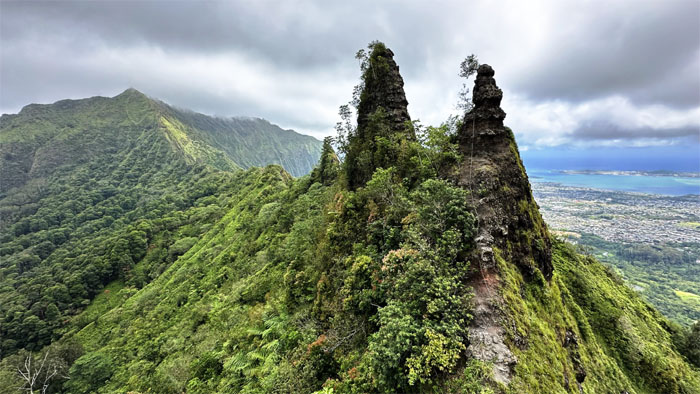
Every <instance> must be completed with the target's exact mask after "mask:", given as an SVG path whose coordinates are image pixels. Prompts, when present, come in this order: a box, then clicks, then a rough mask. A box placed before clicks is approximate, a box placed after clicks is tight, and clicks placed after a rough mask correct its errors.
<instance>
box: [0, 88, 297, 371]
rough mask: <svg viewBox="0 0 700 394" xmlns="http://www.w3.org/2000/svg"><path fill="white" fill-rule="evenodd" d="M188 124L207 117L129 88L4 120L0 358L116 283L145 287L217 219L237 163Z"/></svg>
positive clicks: (53, 329) (53, 333) (38, 338)
mask: <svg viewBox="0 0 700 394" xmlns="http://www.w3.org/2000/svg"><path fill="white" fill-rule="evenodd" d="M185 115H187V116H189V117H192V118H194V119H197V120H199V121H203V120H204V119H206V117H205V116H203V115H197V114H191V113H186V112H183V111H179V112H178V111H176V110H174V109H172V108H170V107H167V106H166V105H165V104H163V103H160V102H155V101H153V100H150V99H148V98H147V97H146V96H144V95H142V94H141V93H139V92H137V91H135V90H127V91H126V92H124V93H123V94H121V95H119V96H117V97H115V98H112V99H107V98H92V99H86V100H77V101H71V100H66V101H61V102H58V103H56V104H53V105H31V106H27V107H25V109H23V111H22V112H21V113H20V114H18V115H5V116H3V118H2V128H1V129H0V151H2V155H0V156H2V158H3V159H2V160H0V172H2V174H3V188H2V190H1V191H0V240H1V242H2V245H1V246H0V338H1V340H0V358H1V357H5V356H6V355H8V354H11V353H13V352H15V351H16V350H18V349H20V348H26V349H27V350H30V351H36V350H39V349H41V348H42V347H43V346H44V345H47V344H48V343H50V342H51V341H52V340H53V339H56V338H58V336H59V335H60V333H61V331H62V329H63V328H64V327H65V325H66V324H67V322H68V321H69V319H70V317H71V316H73V315H74V314H76V313H77V312H79V311H80V310H82V309H84V308H85V307H86V306H87V305H89V303H90V300H92V299H93V297H94V296H95V295H96V294H98V293H99V292H101V291H102V288H103V286H104V285H105V284H107V283H109V282H111V281H114V280H116V279H119V280H121V281H123V282H124V283H126V284H127V285H132V286H134V287H135V288H141V287H142V286H144V285H145V284H146V283H148V282H150V281H151V280H152V279H153V278H155V277H157V276H158V275H159V274H160V273H161V272H163V271H164V270H165V268H166V267H167V266H168V265H169V264H170V263H172V262H173V261H174V260H175V259H176V258H177V257H178V256H180V255H182V254H184V253H185V252H186V251H187V250H188V249H189V248H190V247H191V246H192V245H193V244H194V243H195V242H196V240H197V239H198V237H199V236H200V235H201V234H202V233H203V232H204V231H205V230H207V229H208V228H209V226H211V223H212V221H214V220H216V219H218V218H220V217H221V216H223V214H224V212H225V210H226V207H225V204H226V202H227V201H228V197H230V196H231V193H233V188H234V187H235V186H236V185H234V184H233V183H231V182H232V172H231V171H235V170H236V169H237V168H239V167H238V166H237V165H236V163H235V162H234V161H233V160H232V157H235V156H229V155H227V154H225V153H224V152H223V151H222V150H219V149H217V148H215V147H212V146H210V145H208V144H205V143H203V141H204V140H203V139H202V138H201V137H202V135H203V133H202V132H201V131H197V130H195V129H194V128H193V127H191V126H188V125H187V124H185V123H183V121H180V120H179V118H182V117H183V116H185ZM247 132H249V133H250V134H251V135H254V134H255V133H256V132H258V130H254V129H253V130H248V131H247ZM286 133H288V134H290V135H291V134H294V133H292V132H286ZM261 134H265V131H263V132H261ZM258 138H260V137H258ZM268 138H270V139H271V140H274V139H275V138H276V139H277V140H280V137H279V136H276V137H275V136H274V135H272V136H269V137H268ZM249 139H250V138H249ZM286 143H287V145H288V147H290V148H291V147H292V146H293V144H294V142H293V141H288V142H286ZM262 147H263V145H260V146H259V147H258V148H257V149H258V150H260V148H262ZM271 151H272V152H276V151H275V150H274V149H271ZM254 152H255V150H254V149H251V148H250V147H249V148H248V149H247V154H248V155H250V154H254ZM18 153H19V154H18ZM286 162H289V163H294V162H295V159H294V158H293V157H290V158H289V159H288V160H286ZM297 164H298V166H297V167H296V169H297V170H299V169H301V168H303V166H304V162H303V161H297ZM137 263H138V264H137Z"/></svg>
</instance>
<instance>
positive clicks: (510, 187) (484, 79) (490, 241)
mask: <svg viewBox="0 0 700 394" xmlns="http://www.w3.org/2000/svg"><path fill="white" fill-rule="evenodd" d="M493 76H494V71H493V69H492V68H491V67H490V66H489V65H486V64H484V65H481V66H480V67H479V69H478V72H477V77H476V81H475V86H474V91H473V92H474V93H473V99H472V102H473V103H474V108H473V109H472V110H471V111H470V112H468V113H467V114H466V115H465V117H464V122H463V124H462V127H461V129H460V130H459V140H460V149H461V152H462V154H463V155H464V162H463V164H462V166H461V168H460V171H459V176H458V180H457V182H458V183H459V184H460V185H461V186H463V187H465V188H467V189H469V190H470V192H471V193H470V194H471V199H472V201H471V203H472V205H473V206H474V207H475V208H476V213H477V217H478V222H479V228H478V231H477V236H476V239H475V242H476V246H477V247H476V253H475V255H474V256H473V258H472V262H473V266H474V267H475V268H476V269H477V271H476V273H475V274H474V277H473V279H472V283H471V285H472V286H473V288H474V293H475V296H474V319H473V321H472V323H471V327H470V330H469V332H470V334H469V342H470V344H469V348H468V352H469V354H470V355H471V356H472V357H475V358H477V359H479V360H482V361H485V362H491V363H493V366H494V370H493V372H494V378H495V379H496V380H497V381H500V382H502V383H506V384H507V383H508V382H509V381H510V379H511V377H512V369H513V367H514V365H515V364H516V362H517V360H516V359H515V357H514V356H513V354H512V352H511V351H510V350H509V348H508V346H507V345H506V331H505V329H504V328H503V316H502V312H501V304H502V298H501V296H500V294H499V288H500V286H499V276H498V264H497V258H496V254H497V253H498V254H500V257H502V258H503V259H504V261H505V262H506V263H512V264H515V265H516V266H518V268H519V269H520V271H521V272H523V274H524V276H525V277H526V278H529V279H532V278H534V277H535V276H537V275H538V272H541V274H542V275H543V276H544V278H547V279H549V278H551V276H552V255H551V241H550V239H549V235H548V233H547V228H546V226H545V224H544V221H543V220H542V217H541V216H540V214H539V211H538V209H537V205H536V203H535V201H534V199H533V197H532V191H531V190H530V183H529V181H528V178H527V174H526V173H525V169H524V167H523V165H522V162H521V160H520V155H519V153H518V147H517V145H516V143H515V138H514V136H513V133H512V132H511V131H510V129H508V128H507V127H505V126H504V125H503V119H505V117H506V113H505V112H504V111H503V109H501V107H500V104H501V99H502V97H503V92H502V91H501V89H499V88H498V86H497V85H496V80H495V79H494V77H493Z"/></svg>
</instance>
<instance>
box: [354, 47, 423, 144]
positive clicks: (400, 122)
mask: <svg viewBox="0 0 700 394" xmlns="http://www.w3.org/2000/svg"><path fill="white" fill-rule="evenodd" d="M363 82H364V90H363V91H362V94H361V96H360V103H359V105H358V107H357V135H358V136H359V137H369V136H367V135H365V134H366V133H367V132H368V131H370V130H371V128H370V127H368V123H369V122H370V116H371V115H372V114H374V113H375V112H376V111H377V109H378V108H383V109H384V111H385V112H386V119H387V123H388V124H389V125H390V127H391V131H393V132H403V131H404V123H405V122H406V121H410V120H411V117H410V116H409V115H408V100H406V93H405V92H404V90H403V78H402V77H401V74H400V73H399V66H398V65H397V64H396V62H395V61H394V52H392V51H391V49H389V48H386V47H385V46H384V45H382V44H377V45H375V46H374V49H373V51H372V53H371V54H370V59H369V63H368V68H367V70H366V71H365V75H364V76H363Z"/></svg>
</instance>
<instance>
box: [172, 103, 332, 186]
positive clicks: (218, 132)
mask: <svg viewBox="0 0 700 394" xmlns="http://www.w3.org/2000/svg"><path fill="white" fill-rule="evenodd" d="M159 104H161V106H162V107H163V109H164V110H165V112H166V113H169V114H170V115H172V116H173V117H174V118H176V119H177V120H178V121H179V122H180V123H181V124H182V125H183V126H184V128H185V131H186V132H187V133H189V134H195V135H198V136H199V137H200V138H201V139H202V141H204V142H205V143H206V144H208V145H209V146H211V147H214V148H216V149H218V150H220V151H222V152H224V153H226V155H227V156H228V157H229V158H230V159H231V160H232V161H233V162H235V163H236V164H237V165H239V166H240V167H243V168H250V167H264V166H266V165H269V164H279V165H281V166H282V167H284V169H285V170H287V171H288V172H289V173H290V174H292V175H293V176H302V175H306V174H308V173H309V172H310V171H311V169H312V168H313V167H314V165H316V163H317V162H318V158H319V154H320V152H321V142H320V141H319V140H317V139H315V138H313V137H310V136H308V135H303V134H299V133H297V132H295V131H294V130H284V129H282V128H280V127H279V126H277V125H274V124H272V123H270V122H268V121H267V120H265V119H261V118H250V117H234V118H220V117H211V116H207V115H203V114H200V113H196V112H191V111H187V110H181V109H177V108H174V107H171V106H168V105H166V104H163V103H159Z"/></svg>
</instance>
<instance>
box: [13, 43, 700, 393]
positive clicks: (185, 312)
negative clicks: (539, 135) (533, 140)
mask: <svg viewBox="0 0 700 394" xmlns="http://www.w3.org/2000/svg"><path fill="white" fill-rule="evenodd" d="M370 49H371V54H370V56H369V58H368V59H367V63H368V64H367V68H366V69H365V70H364V72H363V81H364V82H368V81H371V80H372V79H373V78H376V77H377V76H385V77H388V78H389V79H388V80H384V79H379V80H373V81H372V83H365V84H364V89H365V91H364V92H363V94H362V97H363V98H364V99H363V100H367V99H369V101H364V102H361V103H360V104H361V105H360V107H359V108H362V111H361V112H362V116H366V118H365V119H366V121H363V123H362V125H361V126H359V125H358V128H357V129H350V130H348V132H349V135H347V136H346V141H349V144H350V146H349V147H345V148H346V149H352V151H353V155H354V156H353V157H355V158H356V159H354V160H355V162H353V163H352V165H349V163H348V162H347V161H346V162H344V163H339V162H338V160H337V156H336V155H335V153H334V152H333V151H332V149H331V147H330V144H329V143H326V144H324V150H323V152H322V159H321V162H320V163H321V164H320V165H319V166H318V167H317V168H316V169H315V170H314V171H312V173H311V174H310V175H309V176H304V177H301V178H296V179H295V178H292V177H291V176H289V174H288V173H286V172H285V171H284V170H283V169H282V168H281V167H279V166H268V167H266V168H264V169H261V168H253V169H249V170H247V171H239V172H237V173H235V174H233V175H232V176H231V177H230V178H229V179H228V180H227V184H228V185H229V187H228V188H226V189H224V190H222V191H219V192H218V194H217V191H213V192H214V193H215V194H211V195H208V196H204V197H200V198H201V199H198V200H195V202H194V203H192V204H189V205H188V206H186V207H185V208H184V210H183V211H180V213H174V214H168V215H166V219H160V216H158V215H153V217H152V218H149V219H147V220H146V221H145V222H144V223H143V224H139V225H138V226H139V228H143V229H144V230H143V231H144V233H146V236H147V237H148V240H147V241H146V242H145V244H146V245H148V246H147V247H145V248H143V249H140V250H142V253H141V254H138V255H135V256H134V264H133V269H132V270H131V271H138V270H139V269H140V268H141V267H144V266H147V267H151V266H158V265H160V266H162V267H163V269H164V271H163V272H162V274H160V275H157V276H155V278H154V279H153V280H152V281H150V283H147V284H145V285H143V286H138V285H137V284H134V282H133V280H132V279H131V278H129V276H128V275H126V276H125V277H124V278H125V279H122V278H117V279H116V280H115V281H113V282H112V283H110V285H109V286H108V288H107V290H109V291H103V292H102V293H101V294H100V295H99V296H97V297H96V299H95V301H94V302H93V303H91V304H90V306H89V307H88V308H87V309H86V310H85V311H84V312H83V313H82V314H80V315H79V316H77V317H76V318H73V319H71V320H70V321H69V322H68V323H67V324H66V325H65V326H64V327H63V331H62V334H63V336H62V338H61V339H59V340H58V341H54V342H53V343H52V344H51V345H50V346H48V347H46V348H44V349H42V350H41V351H40V352H38V354H37V355H35V358H37V359H38V358H40V357H41V355H46V354H51V355H53V356H52V357H53V358H51V363H52V365H55V366H57V367H58V368H59V369H60V370H61V371H64V372H65V371H67V375H69V377H70V379H68V380H65V379H62V378H58V379H55V380H53V381H52V386H51V390H52V391H53V392H67V393H90V392H97V393H112V392H144V393H145V392H158V393H182V392H187V393H212V392H240V393H267V392H294V393H311V392H318V393H383V392H439V393H443V392H450V393H452V392H454V393H481V394H487V393H572V394H574V393H623V392H625V393H698V392H700V372H699V371H698V370H697V369H696V368H695V367H693V366H692V365H691V364H690V363H689V362H688V361H687V360H686V359H685V358H684V356H682V355H681V354H680V353H679V350H680V346H678V342H677V341H676V338H675V337H676V336H677V335H678V333H677V332H675V331H674V328H673V327H672V326H670V325H668V323H667V321H666V320H665V319H664V318H663V316H661V315H660V314H659V313H658V312H656V311H655V310H654V309H653V308H652V307H650V306H649V305H648V304H647V303H645V302H644V301H643V300H642V299H641V298H640V297H639V296H638V295H637V294H636V293H634V292H633V291H632V290H630V289H629V288H627V287H626V286H625V285H624V283H623V282H622V281H621V280H619V279H618V278H617V277H615V276H614V275H613V274H612V273H611V272H610V271H608V270H606V269H605V268H604V267H603V266H602V265H601V264H600V263H598V262H597V261H595V260H594V259H591V258H589V257H585V256H581V255H578V254H577V253H575V251H574V250H573V249H572V247H571V246H569V245H566V244H564V243H563V242H560V241H558V240H556V239H553V238H551V236H550V235H549V233H548V231H547V228H546V226H545V225H544V223H543V222H542V220H541V217H540V215H539V211H538V208H537V205H536V203H535V201H534V200H533V199H532V195H531V191H530V187H529V182H528V179H527V174H526V172H525V169H524V168H523V167H522V164H521V162H520V159H519V153H518V149H517V145H516V144H515V140H514V137H513V134H512V133H511V132H510V131H509V130H508V129H506V128H505V127H503V124H502V120H503V118H504V117H505V113H503V111H502V110H500V106H499V105H498V104H499V103H500V95H501V92H500V89H498V87H497V86H496V84H495V80H494V79H493V70H492V69H490V67H488V66H482V67H481V68H480V72H479V75H478V76H477V87H476V88H475V90H474V92H475V98H474V103H475V108H474V109H473V110H472V111H471V112H470V113H468V114H465V118H464V120H463V121H462V122H461V125H459V126H458V127H457V132H456V133H455V132H453V131H451V129H450V127H449V126H448V125H442V126H440V127H430V128H421V127H417V126H416V125H414V124H411V123H406V122H404V121H405V120H408V119H410V118H408V117H407V113H408V112H407V110H406V108H405V105H406V102H405V95H404V94H403V88H402V86H399V84H398V83H397V81H399V79H398V78H396V76H397V75H398V66H396V64H395V62H394V61H393V53H392V52H391V51H390V50H388V48H386V47H385V46H384V45H383V44H381V43H373V44H372V45H371V46H370ZM382 78H383V77H382ZM479 84H482V85H479ZM389 94H390V95H391V96H392V97H394V98H397V99H392V100H390V104H391V108H390V110H387V108H384V106H386V105H387V104H386V103H387V100H386V98H387V96H388V95H389ZM482 94H483V96H481V95H482ZM401 97H403V99H401ZM402 106H403V107H402ZM469 121H471V122H469ZM470 123H471V124H470ZM401 124H403V125H404V126H403V127H401V126H400V125H401ZM367 138H369V139H370V140H366V139H367ZM472 147H474V148H475V149H474V150H472ZM476 148H478V149H476ZM344 153H346V154H347V151H345V152H344ZM383 154H384V155H386V156H382V155H383ZM346 157H347V156H346ZM389 158H390V159H389ZM355 174H360V176H359V177H357V178H356V179H350V177H352V176H354V175H355ZM206 212H210V213H211V216H207V215H206V214H205V213H206ZM178 218H179V221H178ZM190 222H191V223H190ZM167 224H171V225H172V226H174V227H173V230H167V232H170V233H171V234H172V233H173V232H177V233H178V235H179V236H178V237H173V236H172V235H167V234H166V230H164V229H163V226H164V225H167ZM159 226H160V227H159ZM188 226H192V227H195V228H196V231H194V230H193V231H189V230H188ZM135 230H136V231H139V230H138V228H137V229H135ZM146 230H148V231H146ZM186 230H187V231H189V232H186ZM130 231H133V230H130ZM129 234H130V233H129ZM149 234H152V235H149ZM192 234H195V235H192ZM174 238H179V239H178V240H177V241H174V242H173V243H172V244H168V243H167V242H164V241H163V240H170V242H172V240H173V239H174ZM185 238H190V239H189V240H188V241H187V244H186V245H185V246H181V247H174V246H175V245H176V244H177V243H178V242H180V239H185ZM191 238H194V239H191ZM164 244H165V245H170V246H167V247H164V246H163V245H164ZM171 249H174V251H173V253H170V250H171ZM168 258H169V259H170V260H168ZM37 350H38V349H37ZM26 359H27V355H26V354H24V353H21V354H17V355H12V356H9V357H6V358H4V359H3V360H2V362H0V383H3V384H2V385H0V389H2V388H5V387H8V388H10V389H8V390H7V392H10V390H13V391H14V388H13V387H15V386H19V385H20V384H21V382H19V381H18V376H17V375H16V374H15V373H14V369H13V368H14V367H15V366H16V365H21V363H22V362H23V361H24V360H26Z"/></svg>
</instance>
